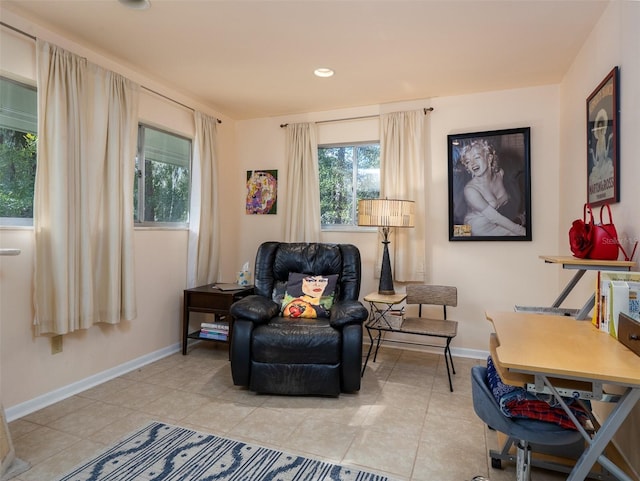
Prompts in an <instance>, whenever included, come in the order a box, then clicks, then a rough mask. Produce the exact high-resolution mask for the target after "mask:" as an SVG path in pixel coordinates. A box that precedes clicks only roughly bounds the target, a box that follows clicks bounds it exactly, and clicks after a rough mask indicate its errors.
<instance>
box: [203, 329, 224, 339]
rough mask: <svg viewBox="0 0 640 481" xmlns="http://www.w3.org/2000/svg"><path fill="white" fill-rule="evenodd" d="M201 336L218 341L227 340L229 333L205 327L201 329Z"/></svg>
mask: <svg viewBox="0 0 640 481" xmlns="http://www.w3.org/2000/svg"><path fill="white" fill-rule="evenodd" d="M200 337H201V338H203V339H214V340H217V341H227V340H228V339H229V334H228V333H225V332H216V331H208V330H205V329H201V330H200Z"/></svg>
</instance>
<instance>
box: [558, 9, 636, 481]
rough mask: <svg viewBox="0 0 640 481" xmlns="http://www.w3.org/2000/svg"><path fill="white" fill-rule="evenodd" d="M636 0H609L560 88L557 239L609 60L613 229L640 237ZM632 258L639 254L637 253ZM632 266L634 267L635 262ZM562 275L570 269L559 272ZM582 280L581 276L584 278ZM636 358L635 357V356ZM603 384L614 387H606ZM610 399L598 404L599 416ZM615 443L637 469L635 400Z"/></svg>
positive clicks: (575, 190) (588, 285) (573, 198)
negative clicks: (615, 145)
mask: <svg viewBox="0 0 640 481" xmlns="http://www.w3.org/2000/svg"><path fill="white" fill-rule="evenodd" d="M639 24H640V2H631V1H622V2H612V3H611V5H610V6H609V8H608V9H607V10H606V11H605V13H604V15H603V16H602V18H601V19H600V21H599V23H598V25H597V26H596V28H595V29H594V30H593V32H592V33H591V35H590V37H589V39H588V40H587V42H586V43H585V44H584V46H583V47H582V49H581V51H580V54H579V55H578V56H577V57H576V59H575V61H574V63H573V65H572V67H571V69H570V70H569V72H568V74H567V75H566V77H565V79H564V80H563V82H562V84H561V86H560V88H561V102H560V109H561V116H560V118H561V121H560V131H561V132H562V134H563V135H562V137H561V141H560V158H561V159H562V163H561V167H560V185H561V189H560V202H559V209H558V210H559V212H560V217H559V222H560V224H559V226H560V227H559V232H558V234H559V236H558V242H559V245H563V244H564V242H565V241H566V237H565V235H566V232H567V230H568V226H569V225H570V224H571V221H572V220H573V219H574V218H576V217H580V216H581V215H582V205H583V203H584V200H585V196H586V187H585V186H586V159H587V149H586V125H585V111H586V104H585V102H586V98H587V97H588V96H589V95H590V94H591V92H592V91H593V89H594V88H595V87H596V86H597V85H598V84H599V83H600V82H601V81H602V79H603V78H604V77H605V76H606V75H607V74H608V73H609V72H610V71H611V69H612V68H613V67H614V66H616V65H617V66H619V67H620V71H619V74H620V118H619V125H620V160H621V163H620V174H621V182H620V202H619V203H617V204H614V205H612V207H611V210H612V214H613V219H614V221H615V223H616V228H617V231H618V234H619V235H620V237H621V238H622V239H625V240H627V241H628V242H629V243H631V244H632V243H633V242H636V241H638V240H640V217H639V216H638V206H640V188H638V187H639V186H640V162H639V161H638V149H637V141H638V131H639V130H640V31H639V30H638V25H639ZM635 259H636V260H637V259H638V255H637V254H636V257H635ZM636 269H637V267H636ZM561 276H562V278H563V282H564V280H566V279H568V278H569V277H570V273H569V272H564V273H561ZM594 279H595V275H594V274H593V273H588V274H587V275H585V279H583V281H582V282H581V284H579V285H578V288H577V289H576V294H577V295H581V296H584V295H588V294H589V293H590V292H591V289H592V287H593V283H594V282H595V280H594ZM585 281H586V282H585ZM639 362H640V361H639ZM608 389H613V388H612V387H608ZM610 407H611V406H610V405H597V406H596V412H597V413H598V414H599V416H600V417H604V416H606V413H607V412H608V411H609V410H610ZM615 439H616V443H617V445H618V446H619V447H620V448H621V449H622V451H623V453H624V455H625V457H626V458H627V459H628V461H629V462H630V464H631V465H632V466H633V467H634V469H635V470H636V471H637V472H640V450H639V449H637V446H639V445H640V405H637V406H636V407H635V409H634V411H633V412H632V413H631V415H630V416H629V417H628V418H627V420H626V421H625V424H624V426H623V428H622V429H621V430H620V431H619V432H618V434H617V436H616V438H615Z"/></svg>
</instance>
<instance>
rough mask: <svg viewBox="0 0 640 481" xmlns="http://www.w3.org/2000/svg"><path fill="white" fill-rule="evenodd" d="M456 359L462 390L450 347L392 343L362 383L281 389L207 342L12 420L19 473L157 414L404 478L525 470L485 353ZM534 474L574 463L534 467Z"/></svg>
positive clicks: (93, 445)
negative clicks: (484, 418) (264, 386)
mask: <svg viewBox="0 0 640 481" xmlns="http://www.w3.org/2000/svg"><path fill="white" fill-rule="evenodd" d="M454 361H455V366H456V371H457V374H456V375H455V376H454V390H455V391H454V392H453V393H451V392H449V388H448V382H447V372H446V367H445V364H444V358H443V357H442V356H441V355H437V354H433V353H424V352H415V351H409V350H401V349H394V348H385V347H383V348H382V349H381V351H380V353H379V355H378V359H377V362H376V363H371V362H370V363H369V365H368V366H367V370H366V372H365V375H364V378H363V385H362V389H361V391H360V392H359V393H358V394H343V395H341V396H340V397H339V398H309V397H288V396H269V395H256V394H254V393H251V392H249V391H247V390H245V389H242V388H238V387H235V386H233V383H232V381H231V373H230V368H229V362H228V360H227V352H226V350H225V349H224V348H223V346H220V345H215V344H214V343H200V344H197V345H195V346H193V347H190V350H189V353H188V355H186V356H182V355H181V354H174V355H172V356H170V357H167V358H165V359H162V360H160V361H157V362H155V363H152V364H150V365H148V366H145V367H144V368H142V369H138V370H136V371H134V372H131V373H128V374H126V375H123V376H121V377H119V378H116V379H113V380H111V381H109V382H106V383H104V384H102V385H100V386H97V387H95V388H92V389H89V390H87V391H85V392H82V393H81V394H78V395H76V396H73V397H71V398H68V399H66V400H64V401H61V402H59V403H57V404H55V405H52V406H49V407H47V408H44V409H42V410H40V411H38V412H35V413H32V414H30V415H28V416H25V417H23V418H21V419H18V420H16V421H13V422H11V423H10V425H9V427H10V430H11V434H12V438H13V443H14V445H15V448H16V454H17V456H18V457H19V458H20V459H23V460H25V461H27V462H29V463H30V464H31V465H32V467H31V469H30V470H29V471H26V472H25V473H23V474H21V475H19V476H18V477H16V478H14V479H15V480H16V481H47V480H52V479H55V478H56V477H57V476H58V475H60V474H62V473H64V472H66V471H68V470H70V469H71V468H72V467H73V466H75V465H76V464H78V463H80V462H82V461H83V460H85V459H87V458H91V457H93V456H95V455H96V454H98V453H99V452H100V451H102V450H103V449H105V448H106V447H108V446H109V445H111V444H113V443H115V442H116V441H117V440H118V439H120V438H122V437H124V436H125V435H126V434H128V433H130V432H133V431H135V430H137V429H138V428H141V427H142V426H144V425H145V424H146V423H147V422H148V421H151V420H157V421H162V422H166V423H169V424H175V425H180V426H183V427H188V428H191V429H194V430H198V431H204V432H209V433H213V434H216V435H220V436H225V437H229V438H233V439H236V440H240V441H244V442H249V443H253V444H258V445H262V446H267V447H271V448H275V449H279V450H283V451H287V452H291V453H294V454H300V455H304V456H310V457H315V458H319V459H324V460H327V461H330V462H333V463H338V464H344V465H351V466H354V467H358V468H360V469H365V470H368V471H373V472H377V473H381V474H385V475H387V476H389V477H390V478H392V479H396V480H402V481H466V480H470V479H471V478H472V477H474V476H477V475H482V476H488V477H489V478H490V479H491V481H506V480H515V468H514V466H513V465H512V464H510V463H503V468H504V469H502V470H495V469H492V468H491V467H490V462H489V459H488V455H487V449H488V448H496V447H497V440H496V434H495V432H493V431H489V430H488V429H487V428H486V427H485V426H484V425H483V423H482V422H481V421H480V420H479V419H478V418H477V417H476V415H475V413H474V412H473V407H472V401H471V385H470V379H469V372H470V369H471V366H473V365H474V364H477V363H484V360H475V359H465V358H454ZM532 479H533V480H534V481H555V480H560V479H566V475H564V474H560V473H555V472H550V471H545V470H539V469H535V468H534V471H533V473H532Z"/></svg>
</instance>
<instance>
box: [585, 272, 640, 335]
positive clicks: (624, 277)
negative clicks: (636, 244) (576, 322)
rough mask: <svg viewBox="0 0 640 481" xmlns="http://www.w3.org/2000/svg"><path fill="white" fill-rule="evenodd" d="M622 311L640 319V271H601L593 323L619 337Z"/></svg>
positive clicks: (598, 277) (598, 278)
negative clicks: (619, 321) (619, 322)
mask: <svg viewBox="0 0 640 481" xmlns="http://www.w3.org/2000/svg"><path fill="white" fill-rule="evenodd" d="M621 312H622V313H624V314H627V315H628V316H629V317H630V318H632V319H634V320H636V321H638V320H640V272H633V271H630V272H620V271H599V272H598V276H597V281H596V293H595V306H594V309H593V317H592V319H591V320H592V322H593V324H594V325H595V326H596V327H597V328H598V329H600V330H601V331H604V332H608V333H609V334H611V335H612V336H613V337H615V338H616V339H617V338H618V320H619V316H620V313H621Z"/></svg>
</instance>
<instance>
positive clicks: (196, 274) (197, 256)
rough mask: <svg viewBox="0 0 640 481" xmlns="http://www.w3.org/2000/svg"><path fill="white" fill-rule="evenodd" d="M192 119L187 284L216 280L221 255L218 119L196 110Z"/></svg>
mask: <svg viewBox="0 0 640 481" xmlns="http://www.w3.org/2000/svg"><path fill="white" fill-rule="evenodd" d="M195 122H196V136H195V140H194V152H193V166H192V171H191V179H192V181H191V207H190V209H189V247H188V254H187V258H188V264H187V283H188V285H189V287H190V288H191V287H196V286H201V285H204V284H211V283H213V282H216V281H217V280H218V263H219V257H220V221H219V219H220V217H219V213H218V189H217V188H216V185H217V182H218V159H217V155H216V142H217V141H216V132H217V126H218V121H217V120H216V119H215V118H213V117H210V116H207V115H205V114H203V113H201V112H196V113H195Z"/></svg>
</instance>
